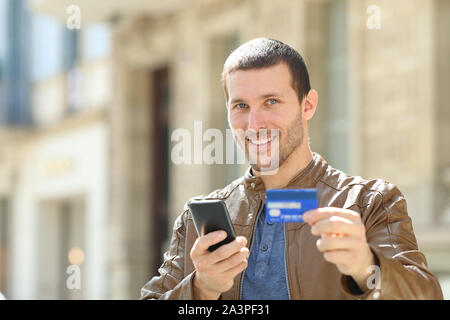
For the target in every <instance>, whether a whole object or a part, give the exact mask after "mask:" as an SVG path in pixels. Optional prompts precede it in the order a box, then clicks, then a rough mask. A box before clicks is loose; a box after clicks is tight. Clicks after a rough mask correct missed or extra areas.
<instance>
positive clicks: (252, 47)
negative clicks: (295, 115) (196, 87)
mask: <svg viewBox="0 0 450 320" xmlns="http://www.w3.org/2000/svg"><path fill="white" fill-rule="evenodd" d="M282 62H284V63H286V64H287V66H288V68H289V70H290V72H291V77H292V87H293V88H294V90H295V91H296V92H297V96H298V100H299V102H300V103H301V102H302V101H303V98H304V97H305V95H307V94H308V92H309V90H311V85H310V83H309V75H308V70H307V68H306V64H305V61H304V60H303V58H302V56H301V55H300V53H298V52H297V51H296V50H295V49H293V48H291V47H290V46H288V45H287V44H284V43H283V42H281V41H278V40H274V39H269V38H256V39H253V40H250V41H248V42H246V43H244V44H242V45H241V46H239V47H238V48H237V49H236V50H234V51H233V52H232V53H231V54H230V55H229V56H228V58H227V60H226V61H225V64H224V66H223V72H222V85H223V90H224V93H225V99H226V103H228V89H227V85H226V77H227V76H228V75H229V74H230V73H231V72H233V71H237V70H251V69H260V68H267V67H271V66H275V65H277V64H279V63H282Z"/></svg>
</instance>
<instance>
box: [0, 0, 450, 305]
mask: <svg viewBox="0 0 450 320" xmlns="http://www.w3.org/2000/svg"><path fill="white" fill-rule="evenodd" d="M449 32H450V1H447V0H398V1H390V0H370V1H365V0H281V1H274V0H98V1H89V0H78V1H77V0H32V1H27V0H0V292H2V293H3V294H4V295H5V296H6V298H8V299H137V298H138V297H139V296H140V288H141V287H142V286H143V285H144V284H145V283H146V282H147V281H148V280H149V279H151V277H152V276H153V275H155V274H156V272H157V268H158V266H159V265H160V263H161V258H162V254H163V253H164V251H165V250H166V249H167V245H168V242H169V240H170V236H171V232H172V231H171V229H172V224H173V221H174V220H175V218H176V217H177V216H178V215H179V214H180V213H181V212H182V209H183V206H184V204H185V202H186V201H187V200H188V199H189V198H190V197H193V196H196V195H199V194H204V193H209V192H210V191H212V190H214V189H217V188H220V187H223V186H225V185H226V184H228V183H230V182H231V181H232V180H234V179H236V178H238V177H239V176H240V175H242V173H243V171H244V170H245V165H220V164H215V165H206V164H203V165H202V164H191V165H188V164H182V165H176V164H174V163H173V162H172V161H171V157H170V155H171V150H172V147H173V145H174V142H172V141H171V134H172V132H173V131H174V130H175V129H178V128H185V129H187V130H189V131H190V132H193V128H194V121H196V120H201V121H203V122H202V124H203V130H206V129H208V128H217V129H220V130H221V131H222V132H223V133H224V136H225V129H226V128H227V127H228V123H227V115H226V110H225V107H224V97H223V92H222V88H221V85H220V74H221V71H222V66H223V63H224V61H225V59H226V57H227V56H228V54H229V53H230V52H231V50H233V49H234V48H236V47H237V46H239V44H241V43H243V42H245V41H247V40H250V39H252V38H255V37H260V36H266V37H271V38H275V39H278V40H281V41H283V42H285V43H287V44H289V45H291V46H292V47H294V48H296V49H297V50H298V51H299V52H300V53H301V54H302V55H303V57H304V58H305V60H306V63H307V65H308V69H309V72H310V77H311V84H312V87H313V88H315V89H317V90H318V92H319V105H318V110H317V113H316V115H315V116H314V118H313V119H312V120H311V122H310V136H311V148H312V150H313V151H315V152H318V153H320V154H322V155H323V156H324V157H325V158H326V159H327V160H328V162H329V163H330V164H331V165H332V166H335V167H337V168H340V169H342V170H344V171H346V172H347V173H349V174H352V175H360V176H363V177H365V178H383V179H385V180H387V181H389V182H392V183H394V184H396V185H397V186H399V188H400V190H401V191H402V192H403V193H404V195H405V196H406V199H407V203H408V212H409V214H410V216H411V217H412V220H413V227H414V232H415V234H416V237H417V240H418V243H419V249H420V250H421V251H422V252H424V253H425V255H426V258H427V260H428V264H429V267H430V269H431V271H433V272H434V273H435V274H436V275H437V276H438V277H439V279H440V282H441V285H442V289H443V291H444V296H445V298H447V299H450V232H449V231H450V148H449V146H450V143H449V141H450V106H449V102H448V101H450V90H449V83H450V60H449V57H450V37H449V36H448V34H449ZM204 144H206V143H204ZM69 266H78V268H75V271H77V270H78V273H77V274H74V273H71V272H69V269H68V268H69ZM70 270H72V269H70ZM75 276H78V278H76V279H78V281H79V282H80V283H79V289H77V288H75V289H74V288H72V287H71V286H69V285H68V282H69V280H70V281H72V280H73V278H71V277H75Z"/></svg>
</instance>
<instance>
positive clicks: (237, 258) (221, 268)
mask: <svg viewBox="0 0 450 320" xmlns="http://www.w3.org/2000/svg"><path fill="white" fill-rule="evenodd" d="M249 256H250V251H249V250H248V248H247V247H243V248H242V249H241V250H239V252H237V253H235V254H233V255H232V256H231V257H229V258H228V259H225V260H222V261H220V262H218V263H216V264H215V265H214V266H213V268H214V270H215V271H217V272H226V271H228V270H230V269H233V268H234V267H236V266H238V265H239V264H241V263H242V262H244V261H246V260H247V259H248V257H249Z"/></svg>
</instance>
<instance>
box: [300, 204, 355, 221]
mask: <svg viewBox="0 0 450 320" xmlns="http://www.w3.org/2000/svg"><path fill="white" fill-rule="evenodd" d="M332 216H340V217H342V218H346V219H348V220H351V221H355V222H356V221H361V216H360V215H359V213H358V212H356V211H353V210H349V209H342V208H334V207H326V208H318V209H314V210H309V211H307V212H305V213H304V214H303V220H304V221H305V222H306V223H308V224H310V225H313V224H315V223H316V222H318V221H321V220H324V219H327V218H330V217H332Z"/></svg>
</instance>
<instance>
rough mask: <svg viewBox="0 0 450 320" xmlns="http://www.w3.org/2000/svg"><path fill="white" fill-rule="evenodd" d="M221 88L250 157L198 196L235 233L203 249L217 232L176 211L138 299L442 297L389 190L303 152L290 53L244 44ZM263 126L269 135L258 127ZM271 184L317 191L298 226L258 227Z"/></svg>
mask: <svg viewBox="0 0 450 320" xmlns="http://www.w3.org/2000/svg"><path fill="white" fill-rule="evenodd" d="M223 85H224V91H225V97H226V105H227V110H228V120H229V124H230V127H231V129H232V130H233V132H235V133H236V135H235V136H236V137H237V138H235V140H236V142H237V144H238V145H239V146H240V147H241V148H243V149H244V151H245V154H246V156H247V157H248V158H249V159H251V160H253V161H249V162H250V164H251V165H250V167H249V169H248V170H247V172H246V174H245V176H244V177H241V178H240V179H237V180H236V181H234V182H232V183H231V184H230V185H228V186H226V187H225V188H223V189H221V190H217V191H214V192H212V193H211V194H209V195H207V196H205V197H203V198H208V199H210V198H215V199H222V200H223V201H224V202H225V203H226V205H227V208H228V210H229V212H230V216H231V219H232V222H233V225H234V228H235V231H236V234H237V235H238V237H237V238H236V239H235V240H234V241H233V242H231V243H229V244H226V245H223V246H221V247H220V248H218V249H217V250H215V251H213V252H209V251H208V250H207V248H208V247H209V246H210V245H212V244H215V243H218V242H220V241H221V240H223V239H224V238H225V234H224V232H221V231H216V232H212V233H209V234H206V235H203V236H201V237H198V236H197V234H196V231H195V227H194V224H193V220H192V217H191V213H190V212H189V210H188V208H187V207H186V208H185V210H184V212H183V213H182V214H181V215H180V216H179V217H178V218H177V220H176V222H175V225H174V230H173V236H172V240H171V243H170V248H169V250H168V251H167V252H166V253H165V256H164V262H163V264H162V266H161V268H160V269H159V271H160V275H159V276H156V277H154V278H153V279H151V280H150V281H149V282H148V283H147V284H146V285H145V286H144V288H143V289H142V299H442V292H441V288H440V286H439V283H438V281H437V279H436V277H435V276H434V275H433V274H431V273H430V271H429V270H428V269H427V263H426V260H425V257H424V255H423V254H422V253H421V252H419V250H418V246H417V242H416V239H415V236H414V233H413V229H412V223H411V219H410V218H409V217H408V214H407V210H406V201H405V198H404V197H403V195H402V194H401V193H400V191H399V190H398V189H397V188H396V187H395V186H394V185H392V184H390V183H388V182H385V181H383V180H370V181H369V180H364V179H362V178H361V177H352V176H349V175H346V174H345V173H343V172H341V171H339V170H337V169H334V168H332V167H331V166H329V165H328V164H327V162H326V161H325V160H324V159H323V158H322V157H321V156H320V155H318V154H316V153H312V152H311V150H310V148H309V145H308V120H310V119H311V118H312V116H313V115H314V112H315V110H316V107H317V102H318V94H317V92H316V91H315V90H313V89H311V88H310V84H309V76H308V72H307V69H306V65H305V63H304V61H303V59H302V57H301V56H300V54H299V53H298V52H297V51H295V50H294V49H292V48H291V47H289V46H287V45H286V44H284V43H281V42H279V41H276V40H271V39H266V38H258V39H254V40H252V41H249V42H247V43H245V44H243V45H242V46H240V47H239V48H238V49H236V50H235V51H234V52H233V53H232V54H231V55H230V56H229V57H228V59H227V61H226V62H225V65H224V71H223ZM273 129H276V130H277V131H276V132H278V134H277V135H271V134H267V132H268V130H271V131H270V132H272V130H273ZM242 131H252V132H256V133H257V134H256V135H253V136H252V135H250V137H249V136H245V137H244V138H242V135H239V134H238V133H239V132H242ZM263 133H264V134H263ZM275 146H277V148H278V150H274V149H275ZM263 151H264V152H263ZM276 151H277V152H276ZM274 155H277V157H278V159H277V160H278V161H277V162H278V165H279V166H278V167H277V170H273V167H271V163H272V160H273V159H271V157H273V156H274ZM277 188H295V189H301V188H316V189H317V193H318V205H319V209H317V210H311V211H309V212H307V213H305V214H304V221H305V222H303V223H284V224H282V223H275V224H270V223H267V222H266V220H265V210H264V205H265V190H267V189H277ZM249 248H250V249H249Z"/></svg>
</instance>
